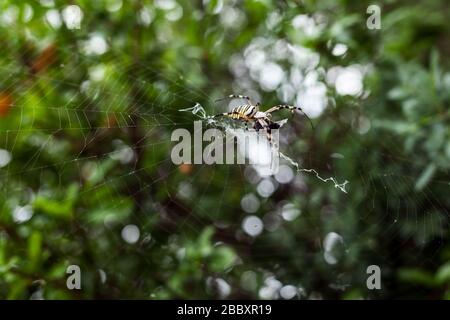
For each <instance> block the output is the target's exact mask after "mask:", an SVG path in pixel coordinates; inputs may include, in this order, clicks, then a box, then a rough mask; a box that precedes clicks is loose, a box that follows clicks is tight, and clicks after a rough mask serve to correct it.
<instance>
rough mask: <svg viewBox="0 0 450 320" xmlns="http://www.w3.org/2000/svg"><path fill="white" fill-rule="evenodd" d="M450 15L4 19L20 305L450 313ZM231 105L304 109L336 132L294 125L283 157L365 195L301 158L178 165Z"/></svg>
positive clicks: (46, 4)
mask: <svg viewBox="0 0 450 320" xmlns="http://www.w3.org/2000/svg"><path fill="white" fill-rule="evenodd" d="M369 5H378V6H379V8H380V9H381V16H380V18H381V29H369V28H368V26H367V19H368V18H369V17H370V15H371V13H367V8H368V6H369ZM449 14H450V10H449V4H448V2H447V1H445V0H429V1H395V0H389V1H374V2H372V1H371V2H367V1H346V0H340V1H334V0H333V1H332V0H318V1H307V0H305V1H301V0H299V1H287V0H286V1H269V0H230V1H227V0H202V1H201V0H196V1H185V0H155V1H145V0H130V1H122V0H101V1H87V0H86V1H57V0H39V1H38V0H34V1H31V0H24V1H13V0H4V1H2V2H1V4H0V39H1V48H0V188H1V193H0V298H3V299H6V298H7V299H106V298H126V299H137V298H141V299H170V298H187V299H192V298H199V299H219V298H224V299H236V298H246V299H401V298H415V299H445V298H447V299H448V298H450V243H449V231H448V227H449V225H448V223H449V215H450V196H449V195H450V176H449V168H450V139H449V137H450V129H449V99H450V68H449V67H450V66H449V62H448V59H447V57H448V56H449V55H450V39H449V35H450V30H449V29H450V19H449V18H450V17H449ZM232 93H235V94H246V95H249V96H251V97H253V98H254V100H256V101H260V102H261V103H262V106H263V107H262V109H263V110H265V109H266V108H269V107H270V106H272V105H275V104H279V103H289V104H295V105H298V106H301V107H302V108H303V109H304V110H305V112H306V113H307V114H308V115H309V116H310V118H312V120H313V122H314V124H315V129H314V130H313V129H312V128H311V127H310V126H309V123H308V122H307V121H306V119H305V118H304V117H303V116H302V115H301V114H296V115H291V114H289V113H285V114H283V113H280V114H279V115H277V117H279V119H282V118H287V119H288V122H287V124H286V125H285V126H283V128H282V129H281V131H280V135H281V137H280V150H281V151H282V152H283V153H284V154H286V155H287V156H289V157H290V158H291V159H293V160H295V161H296V162H298V163H299V165H300V167H301V168H311V169H315V170H316V171H317V172H318V173H319V174H320V176H321V177H324V178H327V177H333V178H334V179H335V180H336V181H337V182H339V183H343V182H344V181H346V180H347V181H348V184H347V185H346V191H347V193H345V192H343V191H342V190H340V189H339V188H336V187H335V185H334V184H333V183H332V182H322V181H320V180H319V179H317V178H316V177H315V176H314V175H313V174H308V173H305V172H297V171H296V168H295V167H294V166H292V165H291V164H289V163H286V162H283V161H282V162H281V167H280V171H279V172H278V173H277V174H276V175H274V176H269V177H267V176H266V177H264V176H261V175H259V174H258V172H257V170H255V169H254V168H253V167H252V166H250V165H188V164H184V165H181V166H178V165H174V164H173V163H172V161H171V158H170V152H171V149H172V147H173V146H174V144H175V143H174V142H171V141H170V136H171V133H172V131H173V130H174V129H176V128H186V129H188V130H190V131H192V128H193V121H194V120H198V119H197V117H196V116H195V115H193V114H191V113H189V112H179V111H178V110H179V109H183V108H191V107H193V106H195V104H196V103H199V104H201V105H202V106H203V107H204V108H205V110H206V112H207V113H208V114H215V113H219V112H225V111H227V110H229V108H230V106H232V104H233V103H235V102H236V101H234V102H232V103H231V104H230V105H228V103H227V102H226V101H223V102H221V103H215V102H214V100H215V99H217V98H221V97H224V96H226V95H228V94H232ZM205 127H206V125H205ZM69 265H77V266H79V267H80V270H81V287H82V288H81V290H69V289H68V288H67V286H66V279H67V277H68V276H69V274H67V273H66V269H67V267H68V266H69ZM370 265H377V266H379V267H380V270H381V289H380V290H369V289H368V288H367V285H366V281H367V278H368V276H369V275H368V274H367V268H368V266H370Z"/></svg>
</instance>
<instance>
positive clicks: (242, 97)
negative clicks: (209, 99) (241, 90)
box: [216, 94, 259, 107]
mask: <svg viewBox="0 0 450 320" xmlns="http://www.w3.org/2000/svg"><path fill="white" fill-rule="evenodd" d="M227 99H244V100H246V101H247V102H248V103H249V104H250V105H252V106H255V104H253V102H252V99H250V97H249V96H243V95H241V94H230V95H229V96H227V97H225V98H220V99H217V100H216V102H217V101H223V100H227ZM256 106H257V107H258V106H259V102H258V103H256Z"/></svg>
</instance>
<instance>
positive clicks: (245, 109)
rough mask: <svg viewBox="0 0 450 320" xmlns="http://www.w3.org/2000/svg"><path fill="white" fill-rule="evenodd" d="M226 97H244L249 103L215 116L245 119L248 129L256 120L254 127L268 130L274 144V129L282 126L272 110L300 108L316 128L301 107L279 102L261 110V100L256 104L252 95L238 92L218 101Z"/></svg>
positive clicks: (270, 141)
mask: <svg viewBox="0 0 450 320" xmlns="http://www.w3.org/2000/svg"><path fill="white" fill-rule="evenodd" d="M225 99H244V100H246V101H247V104H243V105H240V106H237V107H235V108H234V109H233V110H231V111H230V112H225V113H219V114H216V115H215V116H214V117H228V118H231V119H235V120H241V121H244V122H245V127H246V129H248V126H247V123H248V122H254V124H253V129H255V130H256V131H259V130H261V129H263V130H264V131H265V132H266V135H267V139H268V140H269V143H270V144H272V130H273V129H278V128H280V125H279V124H278V123H276V122H274V121H272V112H275V111H278V110H282V109H288V110H290V111H291V112H292V113H294V111H295V110H299V111H301V112H302V113H303V114H304V115H305V117H306V118H308V120H309V122H310V123H311V127H312V128H313V129H314V125H313V123H312V121H311V119H310V118H309V117H308V116H307V115H306V113H305V112H304V111H303V110H302V109H301V108H299V107H294V106H290V105H287V104H279V105H276V106H273V107H272V108H270V109H268V110H266V111H259V107H260V105H261V104H260V103H259V102H257V103H256V104H254V103H253V102H252V100H251V99H250V97H247V96H242V95H236V94H231V95H229V96H228V97H226V98H222V99H218V100H216V101H222V100H225Z"/></svg>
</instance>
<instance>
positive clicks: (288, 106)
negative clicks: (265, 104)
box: [265, 104, 314, 129]
mask: <svg viewBox="0 0 450 320" xmlns="http://www.w3.org/2000/svg"><path fill="white" fill-rule="evenodd" d="M282 109H288V110H291V111H292V113H293V112H294V111H295V110H298V111H300V112H301V113H303V115H304V116H305V117H306V118H307V119H308V120H309V123H310V124H311V127H312V128H313V129H314V124H313V123H312V121H311V119H310V118H309V117H308V115H307V114H306V113H305V111H303V109H302V108H300V107H294V106H290V105H287V104H279V105H276V106H273V107H272V108H270V109H269V110H267V111H265V112H266V113H272V112H275V111H278V110H282Z"/></svg>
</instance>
